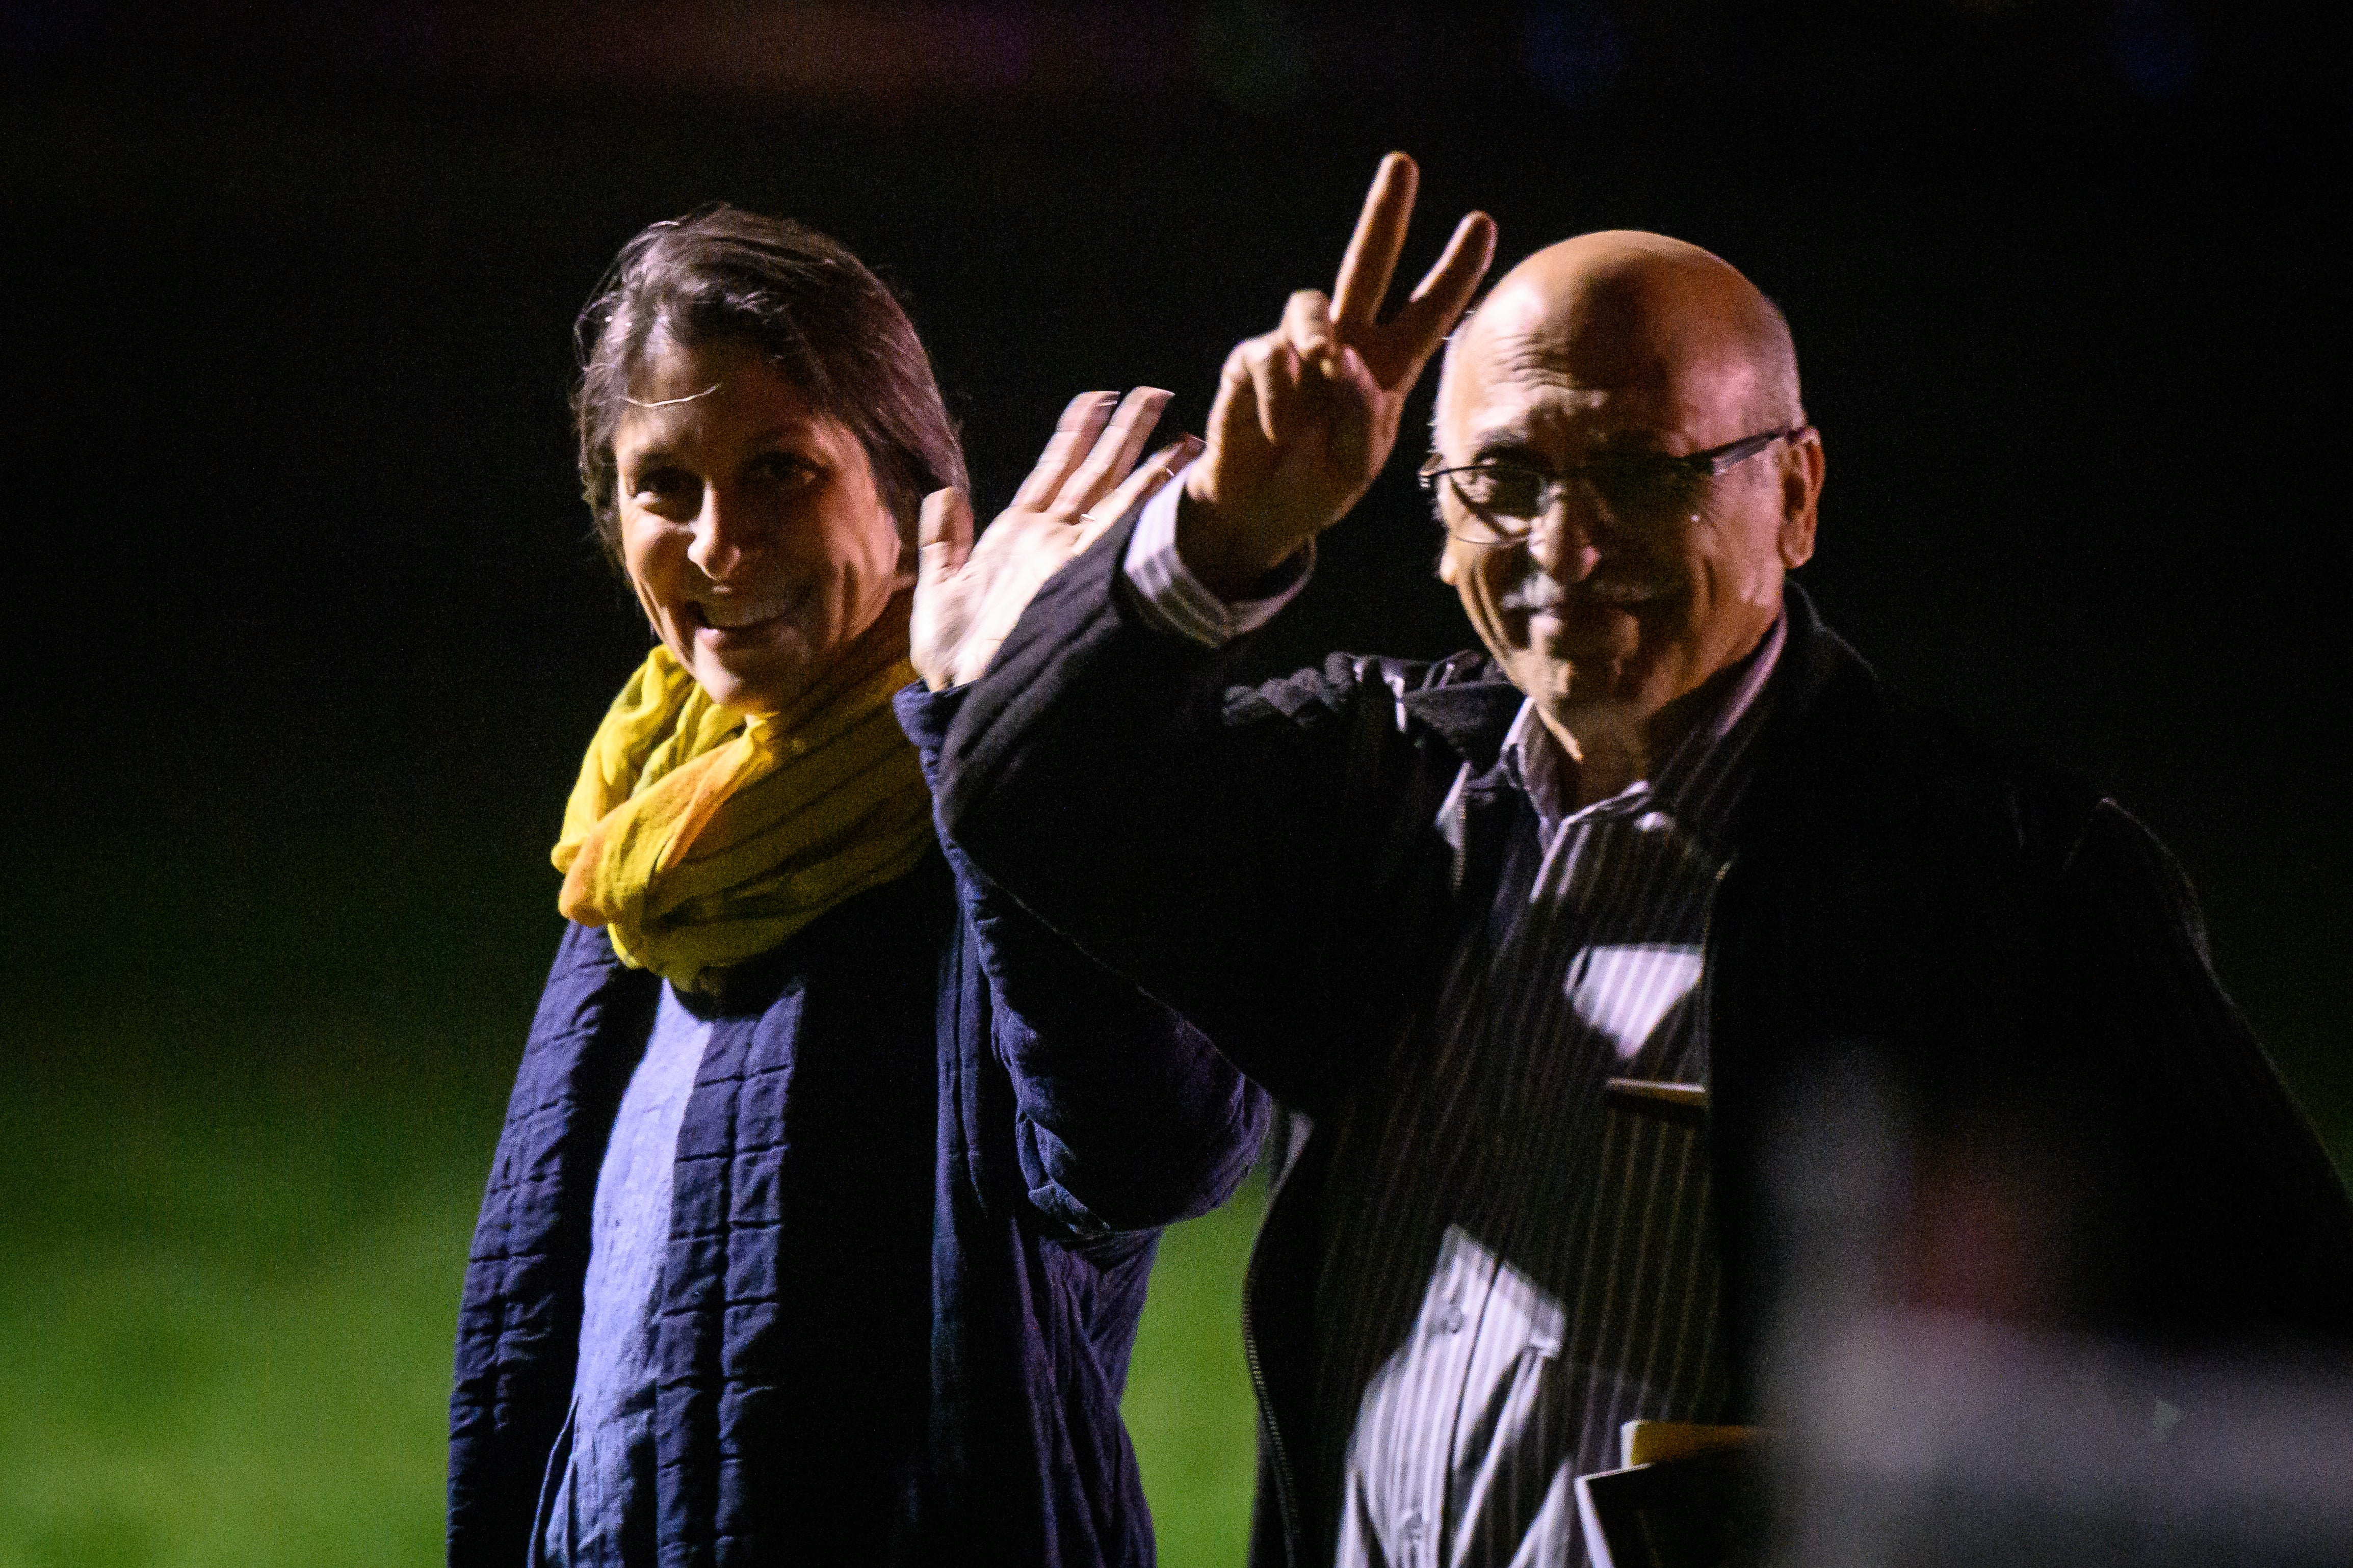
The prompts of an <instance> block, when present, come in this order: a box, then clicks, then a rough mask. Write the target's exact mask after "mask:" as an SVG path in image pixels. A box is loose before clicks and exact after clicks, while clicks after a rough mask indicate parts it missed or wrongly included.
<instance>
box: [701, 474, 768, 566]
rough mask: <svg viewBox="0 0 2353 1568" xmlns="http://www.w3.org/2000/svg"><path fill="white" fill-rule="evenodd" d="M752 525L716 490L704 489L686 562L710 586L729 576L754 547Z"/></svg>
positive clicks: (743, 511) (742, 510)
mask: <svg viewBox="0 0 2353 1568" xmlns="http://www.w3.org/2000/svg"><path fill="white" fill-rule="evenodd" d="M752 524H753V518H752V515H751V513H750V512H749V511H748V510H746V509H745V508H744V506H742V505H741V504H740V503H739V502H737V501H736V500H734V499H733V498H732V497H730V496H727V495H726V494H725V493H724V492H723V490H722V489H720V487H719V486H717V485H706V486H704V487H703V490H702V510H701V511H699V512H697V513H696V514H695V519H694V526H693V531H692V532H693V537H692V539H691V542H689V543H688V544H687V547H686V558H687V559H688V560H689V561H691V562H693V563H694V564H695V565H696V566H697V567H698V568H700V569H701V570H702V574H703V575H704V576H706V577H709V578H711V579H712V581H714V582H717V581H721V580H723V579H725V578H727V577H731V576H733V574H735V573H736V572H737V571H739V570H741V569H742V567H743V564H744V557H745V556H747V555H749V554H750V553H751V552H752V551H753V550H754V549H755V548H756V547H757V544H758V541H757V539H756V537H755V536H754V529H753V526H752Z"/></svg>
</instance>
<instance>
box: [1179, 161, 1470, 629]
mask: <svg viewBox="0 0 2353 1568" xmlns="http://www.w3.org/2000/svg"><path fill="white" fill-rule="evenodd" d="M1419 180H1420V172H1419V170H1418V169H1416V168H1415V166H1414V162H1413V160H1412V159H1410V158H1409V157H1407V156H1406V155H1405V154H1404V153H1390V154H1389V155H1388V157H1387V158H1384V159H1383V160H1381V167H1380V172H1379V173H1378V174H1375V175H1374V176H1373V186H1372V189H1371V191H1370V192H1368V193H1367V194H1366V197H1365V210H1364V213H1363V215H1362V216H1359V217H1358V218H1357V220H1356V234H1355V235H1354V236H1353V237H1351V238H1350V239H1349V241H1348V250H1347V254H1346V255H1345V257H1343V258H1341V262H1340V276H1339V279H1338V280H1337V281H1336V282H1335V284H1334V286H1333V289H1332V293H1331V295H1330V297H1328V298H1327V297H1325V296H1324V295H1323V294H1321V293H1318V292H1315V291H1314V290H1303V291H1302V292H1300V293H1297V294H1293V296H1292V297H1291V302H1290V304H1289V305H1288V306H1287V307H1286V308H1285V309H1284V310H1283V312H1282V325H1280V326H1278V327H1276V328H1275V330H1274V331H1271V332H1268V333H1267V334H1265V335H1264V336H1263V337H1256V338H1251V339H1250V340H1248V341H1247V342H1243V343H1241V344H1240V345H1239V346H1238V347H1236V348H1235V350H1234V352H1233V353H1231V354H1229V355H1228V356H1227V358H1226V366H1225V372H1224V374H1223V375H1222V376H1221V377H1220V378H1219V384H1218V396H1217V401H1216V402H1215V403H1214V404H1213V405H1211V406H1210V409H1209V426H1208V449H1207V451H1205V452H1204V453H1203V455H1202V458H1201V460H1200V461H1199V462H1198V463H1196V464H1194V465H1193V469H1192V472H1191V473H1190V474H1189V475H1188V476H1187V479H1186V483H1185V499H1184V503H1183V505H1182V506H1181V507H1180V508H1179V510H1178V514H1177V535H1176V540H1177V546H1176V547H1177V553H1178V554H1179V555H1181V556H1182V557H1183V559H1184V562H1185V564H1186V566H1187V569H1189V570H1190V571H1191V572H1192V573H1193V574H1194V575H1195V576H1197V577H1198V578H1200V579H1201V581H1202V582H1203V583H1204V584H1207V585H1208V587H1209V588H1210V589H1211V590H1212V591H1214V592H1216V593H1218V594H1219V595H1221V596H1223V597H1226V598H1229V599H1234V598H1240V597H1244V596H1246V595H1247V594H1248V592H1249V590H1250V586H1251V584H1255V583H1257V582H1258V581H1259V580H1260V579H1261V578H1262V577H1263V576H1264V575H1265V574H1267V573H1268V572H1269V571H1271V569H1272V568H1274V567H1275V566H1277V565H1279V564H1280V563H1282V561H1283V560H1284V559H1286V558H1287V557H1288V556H1290V555H1291V553H1292V552H1293V551H1295V550H1297V549H1298V548H1299V547H1300V546H1301V545H1302V544H1303V543H1305V542H1307V541H1308V540H1310V539H1313V538H1314V537H1315V535H1316V534H1318V533H1320V532H1322V531H1324V529H1325V528H1328V527H1330V526H1331V525H1332V524H1333V523H1335V522H1336V521H1339V520H1340V519H1341V518H1342V517H1343V516H1345V515H1346V513H1347V510H1348V509H1349V508H1350V507H1352V506H1354V505H1356V501H1357V500H1359V499H1360V498H1361V497H1362V496H1363V495H1364V493H1365V491H1366V489H1369V488H1370V487H1371V485H1372V482H1373V479H1374V476H1375V475H1377V474H1378V473H1379V472H1380V469H1381V465H1382V464H1383V463H1384V462H1386V461H1388V455H1389V450H1390V448H1391V447H1395V446H1396V445H1397V434H1398V419H1399V418H1400V417H1401V416H1402V415H1403V413H1404V411H1405V400H1406V395H1408V394H1409V393H1410V392H1411V391H1412V390H1413V384H1414V383H1415V382H1416V381H1417V380H1419V378H1420V375H1421V370H1422V366H1424V365H1425V364H1427V363H1430V354H1431V353H1434V352H1435V351H1436V350H1437V348H1438V345H1439V344H1440V342H1444V341H1445V337H1446V333H1447V331H1448V330H1449V329H1450V328H1451V327H1452V326H1453V324H1454V322H1455V320H1456V318H1458V317H1459V316H1461V313H1462V309H1463V307H1464V306H1466V305H1468V304H1469V303H1470V302H1471V295H1472V292H1473V291H1474V290H1475V289H1477V288H1478V287H1479V280H1480V279H1482V278H1483V277H1484V276H1486V272H1487V264H1488V263H1489V262H1490V261H1492V260H1493V258H1494V255H1495V225H1494V222H1493V220H1492V219H1491V218H1489V217H1488V216H1487V215H1486V214H1484V213H1476V212H1474V213H1471V214H1469V215H1467V216H1465V217H1464V218H1463V219H1462V221H1461V223H1460V224H1458V225H1456V226H1455V229H1454V237H1452V238H1451V239H1450V240H1449V241H1447V245H1446V249H1445V251H1444V253H1443V254H1441V255H1440V257H1439V258H1438V261H1437V264H1436V265H1435V266H1433V267H1432V268H1430V272H1429V274H1428V275H1427V276H1426V277H1424V278H1423V279H1422V280H1421V282H1420V283H1419V285H1417V286H1416V287H1415V289H1414V290H1413V292H1412V294H1410V295H1409V296H1408V297H1407V300H1406V302H1405V305H1404V307H1403V308H1402V309H1400V310H1398V313H1397V314H1396V315H1395V316H1393V317H1391V318H1390V319H1389V320H1388V321H1380V320H1378V319H1377V318H1378V314H1379V310H1380V305H1381V300H1382V299H1383V298H1384V297H1385V296H1386V295H1387V294H1388V288H1389V279H1390V276H1391V274H1392V273H1394V272H1395V271H1396V269H1397V260H1398V252H1399V251H1400V250H1402V249H1403V248H1404V247H1405V235H1406V228H1407V226H1408V225H1409V222H1410V221H1411V219H1412V216H1413V200H1414V192H1415V188H1416V186H1417V185H1418V184H1419Z"/></svg>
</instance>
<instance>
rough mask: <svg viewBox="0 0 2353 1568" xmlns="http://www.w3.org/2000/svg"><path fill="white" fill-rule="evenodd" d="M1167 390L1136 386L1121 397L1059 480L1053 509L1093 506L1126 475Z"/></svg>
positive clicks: (1071, 510) (1075, 512)
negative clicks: (1082, 455) (1067, 473)
mask: <svg viewBox="0 0 2353 1568" xmlns="http://www.w3.org/2000/svg"><path fill="white" fill-rule="evenodd" d="M1168 398H1169V394H1167V393H1166V392H1164V391H1162V390H1161V389H1160V388H1158V387H1156V386H1139V387H1137V388H1135V389H1134V391H1132V392H1130V393H1129V394H1128V395H1126V396H1125V397H1124V398H1123V399H1121V400H1120V405H1119V411H1118V412H1117V413H1115V414H1113V416H1111V418H1110V420H1109V421H1108V422H1107V423H1106V424H1105V425H1104V426H1103V427H1102V429H1101V431H1100V432H1099V433H1098V434H1097V435H1096V437H1095V438H1094V444H1093V447H1092V449H1091V450H1090V451H1089V452H1088V453H1087V454H1086V456H1085V458H1083V459H1082V461H1081V462H1080V463H1079V464H1078V466H1077V467H1076V468H1074V469H1073V470H1072V471H1071V477H1070V478H1069V479H1065V480H1063V481H1062V488H1061V491H1060V494H1059V495H1057V496H1056V497H1055V506H1056V510H1061V511H1065V512H1069V513H1071V514H1073V515H1078V514H1082V513H1084V512H1087V511H1089V510H1092V509H1093V508H1094V505H1095V503H1096V502H1097V501H1098V500H1101V499H1102V497H1103V492H1105V491H1106V490H1108V489H1111V488H1112V487H1113V485H1116V484H1118V483H1119V482H1120V480H1122V479H1125V478H1127V474H1128V470H1129V469H1130V468H1134V467H1135V459H1136V458H1137V457H1138V456H1139V455H1140V454H1141V453H1142V452H1143V450H1144V444H1145V442H1146V441H1149V440H1150V439H1151V438H1152V427H1153V426H1155V425H1157V424H1159V423H1160V413H1161V410H1163V409H1165V408H1166V407H1167V406H1168Z"/></svg>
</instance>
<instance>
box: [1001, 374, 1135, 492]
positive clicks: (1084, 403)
mask: <svg viewBox="0 0 2353 1568" xmlns="http://www.w3.org/2000/svg"><path fill="white" fill-rule="evenodd" d="M1118 401H1119V395H1118V394H1117V393H1114V392H1082V393H1080V394H1079V395H1077V396H1076V397H1073V398H1071V401H1070V403H1069V405H1067V406H1065V407H1064V408H1063V410H1062V416H1061V418H1060V419H1058V420H1056V421H1055V422H1054V435H1053V437H1052V439H1050V440H1049V441H1048V442H1047V443H1046V449H1045V450H1044V451H1043V452H1040V453H1039V455H1038V466H1037V467H1036V468H1031V469H1030V470H1029V478H1028V479H1024V480H1022V481H1021V488H1020V489H1018V490H1016V491H1014V492H1013V503H1012V504H1013V506H1014V507H1016V508H1018V509H1019V510H1024V511H1040V510H1044V509H1045V506H1046V503H1047V502H1048V501H1049V500H1051V499H1052V498H1053V496H1054V494H1055V492H1056V491H1058V490H1060V489H1061V488H1062V481H1063V480H1065V479H1069V478H1070V477H1071V469H1072V468H1077V467H1078V466H1079V464H1080V462H1081V461H1082V460H1083V459H1084V458H1085V457H1086V455H1087V453H1088V452H1089V451H1090V450H1092V447H1093V446H1094V441H1095V437H1096V435H1097V434H1098V433H1099V432H1100V431H1101V430H1102V429H1103V426H1104V424H1105V423H1106V422H1108V421H1109V420H1110V418H1111V411H1112V406H1113V405H1114V404H1116V403H1117V402H1118Z"/></svg>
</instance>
